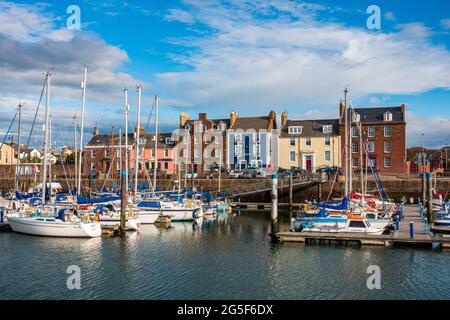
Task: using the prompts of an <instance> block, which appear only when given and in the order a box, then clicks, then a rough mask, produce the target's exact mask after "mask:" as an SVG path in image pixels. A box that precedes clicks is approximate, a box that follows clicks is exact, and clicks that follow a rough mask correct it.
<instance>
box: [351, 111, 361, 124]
mask: <svg viewBox="0 0 450 320" xmlns="http://www.w3.org/2000/svg"><path fill="white" fill-rule="evenodd" d="M360 121H361V116H360V115H359V113H356V112H355V113H354V114H353V122H360Z"/></svg>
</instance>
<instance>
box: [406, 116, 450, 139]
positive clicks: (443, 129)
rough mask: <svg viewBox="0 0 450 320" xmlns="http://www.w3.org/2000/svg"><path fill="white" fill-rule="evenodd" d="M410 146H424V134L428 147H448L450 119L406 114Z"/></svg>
mask: <svg viewBox="0 0 450 320" xmlns="http://www.w3.org/2000/svg"><path fill="white" fill-rule="evenodd" d="M406 117H407V118H406V120H407V129H408V141H407V143H408V146H420V145H422V134H425V135H424V141H425V145H426V146H427V147H440V146H443V145H448V143H449V141H450V130H449V129H448V128H450V118H445V117H442V116H431V117H424V116H423V115H419V114H417V113H414V112H407V113H406Z"/></svg>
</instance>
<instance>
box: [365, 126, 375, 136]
mask: <svg viewBox="0 0 450 320" xmlns="http://www.w3.org/2000/svg"><path fill="white" fill-rule="evenodd" d="M367 135H368V136H369V137H370V138H373V137H375V127H374V126H369V128H368V129H367Z"/></svg>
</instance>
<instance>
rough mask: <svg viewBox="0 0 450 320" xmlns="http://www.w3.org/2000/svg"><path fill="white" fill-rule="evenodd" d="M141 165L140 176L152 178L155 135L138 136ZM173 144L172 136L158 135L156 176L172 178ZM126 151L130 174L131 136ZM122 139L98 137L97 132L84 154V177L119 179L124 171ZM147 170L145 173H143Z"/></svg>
mask: <svg viewBox="0 0 450 320" xmlns="http://www.w3.org/2000/svg"><path fill="white" fill-rule="evenodd" d="M139 145H140V150H141V154H140V161H139V162H140V165H139V174H140V176H141V175H146V174H148V175H152V174H153V168H154V162H155V135H154V134H146V133H145V132H144V130H143V129H142V128H141V132H140V144H139ZM174 146H175V143H174V142H173V140H172V138H171V133H160V134H158V149H157V155H158V169H160V171H159V172H163V173H166V174H173V173H174V172H175V169H176V166H175V151H174ZM128 150H129V161H128V162H129V164H128V168H129V171H130V172H133V171H134V168H135V159H136V158H135V157H136V138H135V134H134V133H129V134H128ZM124 159H125V135H124V134H122V135H121V136H119V134H116V133H110V134H100V133H99V131H98V130H97V129H95V130H94V135H93V137H92V139H91V140H90V141H89V143H88V144H87V145H86V146H85V147H84V152H83V166H82V167H83V174H84V175H92V176H94V177H105V176H106V175H109V178H110V179H114V178H118V177H119V175H120V169H121V165H122V167H123V168H124V167H125V162H124V161H125V160H124ZM146 170H147V173H146Z"/></svg>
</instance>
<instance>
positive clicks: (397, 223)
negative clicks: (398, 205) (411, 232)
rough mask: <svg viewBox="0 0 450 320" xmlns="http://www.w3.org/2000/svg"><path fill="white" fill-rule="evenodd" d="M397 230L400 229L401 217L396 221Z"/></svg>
mask: <svg viewBox="0 0 450 320" xmlns="http://www.w3.org/2000/svg"><path fill="white" fill-rule="evenodd" d="M395 230H396V231H400V219H397V221H395Z"/></svg>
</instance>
